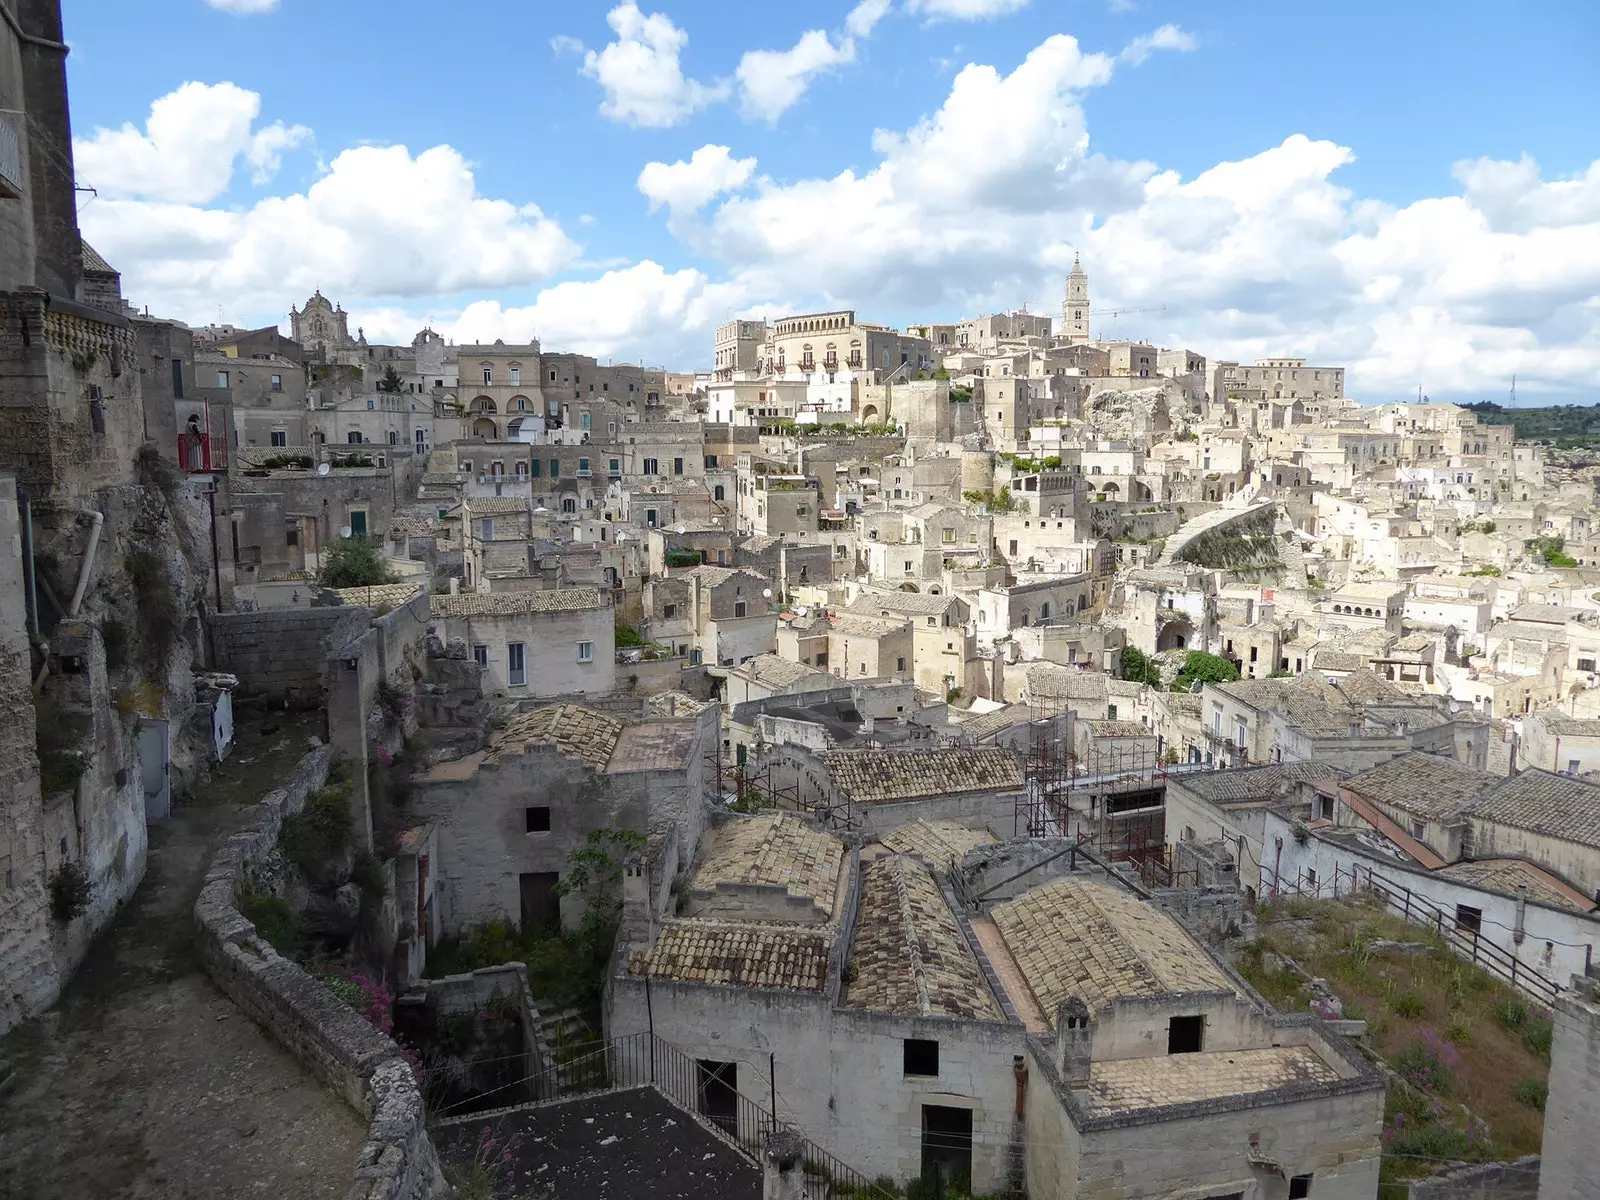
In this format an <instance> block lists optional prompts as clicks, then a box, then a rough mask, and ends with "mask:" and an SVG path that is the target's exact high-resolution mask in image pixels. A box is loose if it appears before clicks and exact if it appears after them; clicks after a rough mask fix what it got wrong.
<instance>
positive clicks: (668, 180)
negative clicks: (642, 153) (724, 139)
mask: <svg viewBox="0 0 1600 1200" xmlns="http://www.w3.org/2000/svg"><path fill="white" fill-rule="evenodd" d="M755 169H756V160H755V159H753V158H734V157H733V155H732V153H731V152H730V151H729V149H728V147H726V146H701V147H700V149H698V150H696V151H695V152H694V153H693V154H691V155H690V156H689V159H688V161H687V162H685V161H684V160H683V159H679V160H678V161H677V162H674V163H664V162H651V163H646V164H645V166H644V170H642V171H640V172H639V179H638V188H639V190H640V191H641V192H642V193H644V195H645V196H646V197H648V198H649V200H650V211H651V212H655V211H656V209H658V208H660V207H661V206H662V205H666V206H667V207H668V208H669V209H671V210H672V215H673V216H674V217H681V216H688V215H690V214H692V213H694V212H696V211H698V210H699V209H700V208H702V207H704V205H705V204H706V203H707V202H708V201H710V200H711V199H712V198H713V197H715V196H719V195H721V194H722V193H723V192H731V191H736V190H737V189H739V188H741V187H743V186H744V185H745V183H746V182H747V181H748V180H749V179H750V176H751V175H753V174H754V173H755Z"/></svg>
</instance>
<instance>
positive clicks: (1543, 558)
mask: <svg viewBox="0 0 1600 1200" xmlns="http://www.w3.org/2000/svg"><path fill="white" fill-rule="evenodd" d="M1566 546H1567V539H1566V538H1564V537H1562V536H1561V535H1560V534H1557V535H1555V536H1553V537H1536V538H1529V539H1528V540H1527V541H1525V542H1523V543H1522V548H1523V549H1524V550H1526V551H1527V552H1528V553H1529V554H1531V555H1532V556H1533V557H1534V558H1536V559H1538V560H1539V561H1540V562H1542V563H1543V564H1544V565H1545V566H1547V567H1575V566H1577V565H1578V560H1577V559H1575V558H1573V557H1572V555H1570V554H1567V553H1566Z"/></svg>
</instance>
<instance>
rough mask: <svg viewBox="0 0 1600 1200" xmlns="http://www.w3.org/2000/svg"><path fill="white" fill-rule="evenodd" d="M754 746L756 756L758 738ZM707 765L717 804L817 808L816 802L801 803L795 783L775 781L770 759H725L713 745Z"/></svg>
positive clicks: (740, 809) (756, 808)
mask: <svg viewBox="0 0 1600 1200" xmlns="http://www.w3.org/2000/svg"><path fill="white" fill-rule="evenodd" d="M754 749H755V751H756V757H757V759H758V760H759V759H760V758H761V754H760V751H761V749H762V747H761V744H760V743H759V742H758V743H757V744H756V745H755V747H754ZM706 768H707V769H706V775H707V777H708V778H709V779H711V780H712V781H713V783H712V789H713V790H712V796H713V798H714V799H715V800H716V802H717V803H718V804H721V805H723V806H724V807H726V808H730V809H732V810H733V811H735V812H744V813H752V812H763V811H765V810H767V809H777V810H780V811H783V812H817V811H819V809H818V808H817V807H816V806H804V807H803V806H802V805H801V803H800V785H799V784H798V783H796V784H794V785H792V786H789V787H785V786H782V785H779V784H775V783H774V782H773V781H772V764H771V763H770V762H759V763H758V765H755V766H752V765H750V764H749V763H745V762H741V763H727V762H724V761H723V758H722V752H721V750H720V748H715V749H713V750H712V751H711V752H710V753H709V754H707V755H706Z"/></svg>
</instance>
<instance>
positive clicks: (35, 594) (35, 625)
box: [17, 491, 44, 646]
mask: <svg viewBox="0 0 1600 1200" xmlns="http://www.w3.org/2000/svg"><path fill="white" fill-rule="evenodd" d="M17 501H18V507H20V508H21V510H22V513H21V515H22V586H23V589H24V591H25V592H26V593H27V597H28V640H29V641H30V642H32V643H33V644H34V645H35V646H38V645H40V644H42V643H43V641H44V638H42V637H41V636H40V635H39V590H38V584H37V583H36V582H35V576H34V568H33V500H32V498H31V497H30V496H29V495H28V493H27V492H21V491H19V492H18V493H17Z"/></svg>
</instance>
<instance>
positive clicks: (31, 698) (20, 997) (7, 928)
mask: <svg viewBox="0 0 1600 1200" xmlns="http://www.w3.org/2000/svg"><path fill="white" fill-rule="evenodd" d="M140 464H141V465H140V470H139V474H140V475H141V476H142V477H143V478H141V480H140V481H139V482H128V483H123V484H118V485H114V486H108V487H103V488H100V489H98V490H96V491H94V492H92V493H89V494H88V495H87V496H86V497H85V498H84V500H83V502H82V506H81V508H79V507H68V506H66V505H63V504H61V503H60V502H59V501H58V502H56V504H54V505H51V504H49V503H38V504H35V506H34V507H33V508H32V511H31V516H32V520H31V539H32V545H33V548H34V562H35V564H36V567H37V571H36V587H35V592H36V594H37V597H38V625H39V635H40V636H39V642H38V644H37V645H36V646H35V647H34V648H33V649H32V651H31V652H30V650H29V647H28V642H29V632H28V629H27V604H26V588H25V586H24V583H25V581H24V579H23V577H22V572H21V564H20V562H15V563H13V564H12V565H13V566H14V568H15V569H14V572H13V573H14V574H15V576H16V578H15V579H12V578H6V579H3V580H0V592H3V593H4V594H5V598H6V612H5V620H4V622H3V624H4V626H5V632H6V635H7V636H6V653H5V656H4V661H3V663H0V674H3V676H4V687H3V692H4V695H5V697H6V700H5V710H6V715H5V719H4V720H3V721H0V724H3V725H4V728H5V734H4V745H3V746H0V751H3V757H4V759H5V762H6V768H5V770H6V773H7V775H8V776H9V778H8V779H7V780H6V781H5V782H6V783H7V784H8V786H7V787H6V788H5V789H4V790H5V791H6V792H7V793H8V799H7V801H6V803H5V806H4V813H3V815H4V817H5V818H6V819H5V825H6V827H7V834H6V840H5V841H4V842H0V868H4V869H6V870H8V871H9V873H10V875H11V884H12V886H11V888H10V889H8V894H10V893H15V895H14V897H13V898H12V899H11V901H10V902H9V903H8V904H7V905H6V906H4V907H0V1031H3V1030H4V1029H6V1028H8V1027H9V1026H10V1025H11V1024H14V1023H16V1022H17V1021H19V1020H22V1019H24V1018H25V1017H27V1016H28V1015H31V1014H32V1013H34V1012H38V1011H40V1010H41V1009H43V1008H45V1007H48V1006H49V1005H50V1004H51V1003H53V1002H54V1000H55V997H56V996H57V995H58V994H59V993H60V989H61V986H62V984H63V983H64V982H65V980H66V978H67V977H68V976H70V975H71V973H72V971H73V969H74V968H75V967H76V966H77V964H78V963H79V962H80V961H81V960H82V958H83V956H84V954H85V953H86V952H87V950H88V946H89V943H90V942H91V941H92V939H93V938H94V936H95V935H96V934H97V933H98V932H99V931H100V930H101V929H103V928H104V927H105V925H106V924H107V923H108V922H109V921H110V920H111V918H112V917H113V915H114V914H115V913H116V911H117V910H118V909H119V908H120V907H121V905H122V904H123V903H124V902H125V901H126V900H127V899H128V897H129V896H131V895H132V894H133V891H134V889H135V888H136V887H137V886H138V884H139V881H140V880H141V879H142V878H143V875H144V867H145V851H146V847H147V845H148V835H147V827H146V811H145V809H146V790H147V787H146V785H147V784H157V785H158V784H159V782H160V780H161V778H162V775H163V773H165V774H166V775H167V777H168V779H169V780H170V784H171V790H172V791H173V792H174V793H176V794H180V795H181V794H182V793H183V792H184V791H185V790H186V789H187V788H188V787H191V786H193V784H194V783H195V782H197V781H199V780H201V779H203V778H204V777H205V775H206V774H207V772H208V771H209V768H210V764H211V762H212V761H213V759H214V756H215V749H214V741H213V736H212V721H211V712H212V709H211V706H210V705H209V704H206V705H201V704H197V702H196V698H195V684H194V671H195V667H196V656H197V652H198V648H199V646H200V645H201V640H202V639H201V605H202V603H203V600H204V597H205V594H206V592H207V590H208V589H207V584H208V581H209V579H210V578H211V577H212V574H213V573H212V570H211V564H210V561H209V552H210V536H209V513H208V510H207V507H206V503H205V500H204V498H203V497H201V496H199V495H197V494H196V493H195V491H194V490H193V487H192V486H191V485H190V484H188V482H187V481H186V480H178V479H175V478H173V477H172V476H170V475H169V474H168V473H167V472H166V470H165V469H164V468H163V467H162V466H161V464H160V462H159V459H157V458H155V457H154V456H148V457H146V456H141V459H140ZM0 507H4V508H5V509H6V515H5V518H4V520H5V523H6V524H8V525H9V524H13V523H15V524H16V525H17V526H18V531H19V533H20V528H21V525H22V524H23V521H22V518H21V515H20V511H19V508H18V505H17V501H16V494H15V492H14V491H12V492H10V493H8V495H7V497H6V498H5V503H4V504H3V505H0ZM197 525H198V527H199V528H200V529H201V530H204V531H205V532H206V537H205V541H204V543H200V542H199V540H198V539H197V537H196V526H197ZM19 542H20V538H19ZM202 550H203V551H204V554H203V555H202ZM214 694H215V693H213V695H214ZM151 722H158V723H159V722H165V723H166V726H167V729H168V737H167V739H166V744H167V746H168V753H169V755H170V762H164V761H157V760H158V759H159V757H160V756H159V749H160V747H161V745H162V739H161V738H160V737H149V738H147V740H146V742H145V744H144V746H143V748H142V749H141V740H140V730H141V727H144V726H149V725H150V723H151ZM146 760H149V761H146ZM157 790H158V791H159V787H157ZM7 860H9V862H8V861H7ZM63 867H66V868H68V870H69V871H72V870H78V871H81V872H82V874H83V876H84V877H85V878H86V880H87V883H88V895H87V898H86V900H81V902H78V903H71V904H68V903H65V902H64V899H65V898H66V897H65V893H64V891H59V890H58V893H57V894H56V904H55V908H54V911H52V905H51V897H52V890H51V880H52V879H53V878H54V879H58V880H61V879H64V878H65V876H64V875H63V874H62V872H63Z"/></svg>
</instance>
